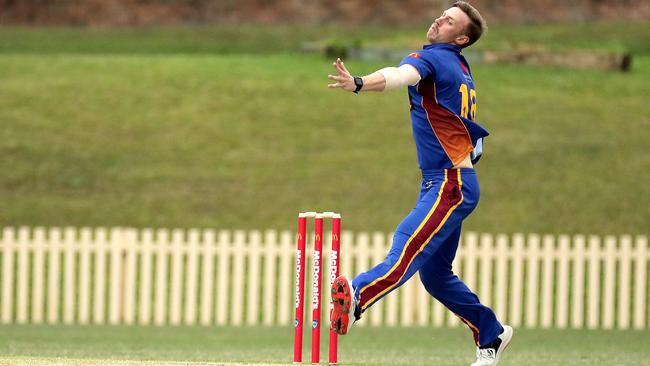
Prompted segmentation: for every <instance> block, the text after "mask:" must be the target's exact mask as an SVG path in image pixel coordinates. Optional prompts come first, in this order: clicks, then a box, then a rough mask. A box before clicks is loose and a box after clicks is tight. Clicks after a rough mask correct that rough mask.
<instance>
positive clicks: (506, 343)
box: [494, 327, 515, 366]
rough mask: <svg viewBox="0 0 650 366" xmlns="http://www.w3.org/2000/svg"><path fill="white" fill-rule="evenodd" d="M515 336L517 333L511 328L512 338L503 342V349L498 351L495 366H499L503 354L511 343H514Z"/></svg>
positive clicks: (500, 348)
mask: <svg viewBox="0 0 650 366" xmlns="http://www.w3.org/2000/svg"><path fill="white" fill-rule="evenodd" d="M514 335H515V331H514V329H512V327H510V337H508V338H507V339H504V340H503V343H502V344H503V347H499V350H498V351H497V356H496V362H495V363H494V365H495V366H496V365H498V364H499V361H501V354H502V353H503V352H504V351H505V350H506V349H507V348H508V346H509V345H510V342H512V337H513V336H514Z"/></svg>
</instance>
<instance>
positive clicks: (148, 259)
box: [138, 229, 154, 325]
mask: <svg viewBox="0 0 650 366" xmlns="http://www.w3.org/2000/svg"><path fill="white" fill-rule="evenodd" d="M153 234H154V232H153V230H152V229H142V230H141V231H140V265H141V266H142V268H140V291H139V307H140V311H139V312H138V324H142V325H149V324H151V293H152V286H153V283H152V282H151V275H152V259H153V258H152V257H153V248H152V245H153Z"/></svg>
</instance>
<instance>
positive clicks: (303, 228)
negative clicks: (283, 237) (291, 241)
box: [293, 212, 341, 365]
mask: <svg viewBox="0 0 650 366" xmlns="http://www.w3.org/2000/svg"><path fill="white" fill-rule="evenodd" d="M308 218H313V219H314V251H313V256H312V276H311V277H310V283H311V287H312V292H311V306H312V322H311V328H312V331H311V363H312V364H318V363H320V333H321V313H322V300H321V299H322V289H323V287H322V285H323V226H324V219H326V218H329V219H331V220H332V235H331V241H332V250H331V252H330V263H329V264H330V266H329V276H328V277H329V284H330V285H331V284H332V283H334V279H336V277H338V275H339V267H340V251H341V246H340V244H341V215H340V214H337V213H334V212H323V213H317V212H303V213H300V214H299V215H298V239H297V250H296V277H295V280H296V286H295V299H294V301H295V308H296V317H295V319H294V328H295V329H294V332H295V334H294V343H293V362H294V363H302V348H303V323H304V306H305V258H306V241H307V219H308ZM331 309H332V304H331V303H330V306H329V310H330V313H331ZM326 324H329V322H328V323H326ZM337 362H338V338H337V334H336V333H335V332H334V331H332V330H330V336H329V364H330V365H335V364H336V363H337Z"/></svg>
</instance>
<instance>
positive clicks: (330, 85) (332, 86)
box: [327, 83, 341, 88]
mask: <svg viewBox="0 0 650 366" xmlns="http://www.w3.org/2000/svg"><path fill="white" fill-rule="evenodd" d="M327 87H328V88H340V87H341V84H340V83H334V84H327Z"/></svg>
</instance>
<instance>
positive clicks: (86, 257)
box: [78, 228, 92, 325]
mask: <svg viewBox="0 0 650 366" xmlns="http://www.w3.org/2000/svg"><path fill="white" fill-rule="evenodd" d="M91 244H92V231H91V230H90V228H82V229H81V230H80V237H79V246H80V252H81V254H80V258H79V313H78V316H79V324H84V325H85V324H88V322H89V320H90V279H91V276H90V252H91Z"/></svg>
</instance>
